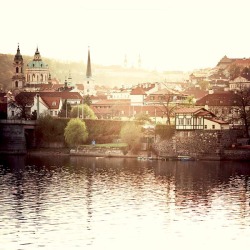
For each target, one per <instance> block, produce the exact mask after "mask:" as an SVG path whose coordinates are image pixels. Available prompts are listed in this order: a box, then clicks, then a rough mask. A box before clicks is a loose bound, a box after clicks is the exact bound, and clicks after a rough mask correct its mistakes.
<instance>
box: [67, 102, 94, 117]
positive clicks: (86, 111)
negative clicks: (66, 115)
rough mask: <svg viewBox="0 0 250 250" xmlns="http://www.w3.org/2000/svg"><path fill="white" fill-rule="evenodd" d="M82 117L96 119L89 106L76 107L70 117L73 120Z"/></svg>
mask: <svg viewBox="0 0 250 250" xmlns="http://www.w3.org/2000/svg"><path fill="white" fill-rule="evenodd" d="M82 115H83V118H90V119H96V116H95V113H94V111H93V110H92V109H91V108H90V107H89V106H88V105H87V104H83V105H82V104H81V105H78V106H76V107H74V108H73V109H72V110H71V113H70V116H71V117H73V118H76V117H82Z"/></svg>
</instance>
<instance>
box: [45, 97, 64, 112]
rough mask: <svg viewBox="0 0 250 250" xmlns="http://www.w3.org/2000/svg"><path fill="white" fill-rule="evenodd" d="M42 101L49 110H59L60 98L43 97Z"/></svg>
mask: <svg viewBox="0 0 250 250" xmlns="http://www.w3.org/2000/svg"><path fill="white" fill-rule="evenodd" d="M42 99H43V101H44V102H45V104H46V105H47V106H48V108H49V109H59V104H60V97H50V96H43V97H42Z"/></svg>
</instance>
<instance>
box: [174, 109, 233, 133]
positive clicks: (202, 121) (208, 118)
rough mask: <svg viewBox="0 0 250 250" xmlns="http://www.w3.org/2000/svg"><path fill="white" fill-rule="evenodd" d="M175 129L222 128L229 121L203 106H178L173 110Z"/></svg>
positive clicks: (227, 124)
mask: <svg viewBox="0 0 250 250" xmlns="http://www.w3.org/2000/svg"><path fill="white" fill-rule="evenodd" d="M175 128H176V130H223V129H229V123H228V122H225V121H222V120H220V119H218V118H217V117H216V116H215V114H213V113H212V112H210V111H208V110H206V109H204V108H198V107H194V108H180V109H177V110H176V111H175Z"/></svg>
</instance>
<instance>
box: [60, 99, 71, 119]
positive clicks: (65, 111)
mask: <svg viewBox="0 0 250 250" xmlns="http://www.w3.org/2000/svg"><path fill="white" fill-rule="evenodd" d="M70 112H71V105H70V103H68V102H67V100H65V101H64V103H63V105H62V108H61V110H60V111H59V113H58V116H59V117H70Z"/></svg>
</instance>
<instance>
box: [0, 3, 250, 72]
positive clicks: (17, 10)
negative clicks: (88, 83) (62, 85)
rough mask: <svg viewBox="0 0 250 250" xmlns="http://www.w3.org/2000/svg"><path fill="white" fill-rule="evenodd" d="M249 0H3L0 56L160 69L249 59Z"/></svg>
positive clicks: (213, 64) (190, 68) (205, 65)
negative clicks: (37, 53)
mask: <svg viewBox="0 0 250 250" xmlns="http://www.w3.org/2000/svg"><path fill="white" fill-rule="evenodd" d="M249 7H250V2H249V0H237V1H236V0H88V1H86V0H40V1H34V0H1V4H0V9H1V14H0V24H1V36H0V53H10V54H15V53H16V48H17V44H18V43H20V49H21V53H22V54H23V55H32V56H33V55H34V53H35V50H36V47H37V45H38V47H39V51H40V53H41V55H42V57H52V58H57V59H62V60H65V61H67V60H77V61H79V60H81V61H84V62H86V61H87V50H88V46H90V50H91V59H92V62H93V63H97V64H104V65H123V61H124V57H125V55H127V61H128V66H132V65H133V66H137V61H138V56H139V54H140V56H141V61H142V67H144V68H147V69H157V70H192V69H195V68H204V67H214V66H215V65H216V64H217V62H218V61H219V60H220V59H221V58H222V57H223V56H224V55H227V56H228V57H250V35H249V34H248V30H249Z"/></svg>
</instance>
